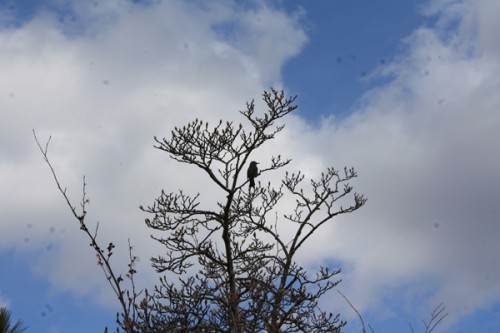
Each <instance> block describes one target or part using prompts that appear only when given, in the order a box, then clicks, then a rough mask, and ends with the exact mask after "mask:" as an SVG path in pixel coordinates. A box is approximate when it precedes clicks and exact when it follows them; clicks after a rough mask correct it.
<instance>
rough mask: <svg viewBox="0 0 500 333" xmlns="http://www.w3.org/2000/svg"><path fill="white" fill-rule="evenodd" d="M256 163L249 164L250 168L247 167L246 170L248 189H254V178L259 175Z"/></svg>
mask: <svg viewBox="0 0 500 333" xmlns="http://www.w3.org/2000/svg"><path fill="white" fill-rule="evenodd" d="M257 164H259V163H257V162H255V161H252V162H250V166H249V167H248V170H247V177H248V180H249V181H250V184H249V185H248V189H250V188H252V187H255V177H257V176H258V175H259V169H257Z"/></svg>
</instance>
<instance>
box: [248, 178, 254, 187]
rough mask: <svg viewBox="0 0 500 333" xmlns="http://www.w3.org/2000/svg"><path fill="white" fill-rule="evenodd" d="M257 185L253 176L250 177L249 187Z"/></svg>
mask: <svg viewBox="0 0 500 333" xmlns="http://www.w3.org/2000/svg"><path fill="white" fill-rule="evenodd" d="M252 187H255V180H254V179H253V178H250V185H248V188H252Z"/></svg>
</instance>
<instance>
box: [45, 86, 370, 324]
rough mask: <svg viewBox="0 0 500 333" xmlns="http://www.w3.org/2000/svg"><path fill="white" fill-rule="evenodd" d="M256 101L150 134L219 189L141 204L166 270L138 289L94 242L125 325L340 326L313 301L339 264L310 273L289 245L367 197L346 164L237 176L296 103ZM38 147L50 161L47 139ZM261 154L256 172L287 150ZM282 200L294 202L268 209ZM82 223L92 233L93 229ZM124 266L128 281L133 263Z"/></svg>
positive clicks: (277, 165) (278, 163)
mask: <svg viewBox="0 0 500 333" xmlns="http://www.w3.org/2000/svg"><path fill="white" fill-rule="evenodd" d="M263 101H264V102H265V104H266V105H267V109H268V110H267V111H266V112H264V113H263V114H262V115H257V114H256V112H255V104H254V102H253V101H252V102H250V103H247V105H246V109H245V110H244V111H241V114H242V116H243V117H244V119H245V120H246V121H247V122H248V124H247V125H245V126H244V125H242V124H237V125H236V124H234V123H232V122H223V121H220V122H219V123H218V124H217V125H216V126H215V127H210V126H209V125H208V124H207V123H204V122H203V121H201V120H198V119H197V120H195V121H193V122H191V123H189V124H187V125H186V126H184V127H179V128H177V127H176V128H175V129H174V130H173V131H172V133H171V136H170V137H169V138H163V139H159V138H156V137H155V140H156V143H157V144H156V146H155V147H156V148H157V149H159V150H161V151H164V152H166V153H168V154H169V155H170V157H171V158H172V159H173V160H175V161H177V162H179V163H182V164H187V165H192V166H195V167H198V168H199V170H200V172H201V174H202V175H203V174H204V175H205V176H206V177H208V179H210V180H211V181H212V182H213V184H214V187H216V188H218V189H219V191H220V192H221V193H222V195H221V196H220V198H219V199H218V200H214V202H208V201H206V200H205V201H203V202H201V201H200V193H197V194H194V195H190V194H187V193H185V192H184V191H182V190H181V191H179V192H171V193H169V192H166V191H162V192H161V194H160V196H159V197H158V198H157V199H156V200H155V201H154V203H153V204H152V205H151V206H147V207H142V206H141V209H142V210H143V211H145V212H147V213H150V214H151V218H149V219H146V225H147V226H148V227H149V228H151V229H153V230H154V233H153V235H154V236H152V237H153V238H154V239H155V240H157V241H158V242H160V243H161V244H162V245H163V246H164V248H165V253H164V254H161V255H158V256H157V257H154V258H152V259H151V260H152V265H153V267H154V268H155V269H156V270H157V272H159V273H166V272H168V273H169V274H168V275H164V276H162V277H160V279H159V283H158V284H157V285H156V286H154V288H152V290H151V291H150V292H148V291H144V294H143V296H141V297H142V298H141V299H140V300H139V297H138V293H137V292H136V291H135V290H133V291H131V292H129V294H126V292H125V291H123V290H122V289H119V288H121V280H119V278H118V277H116V275H115V274H114V273H113V270H112V268H111V266H110V265H109V256H106V254H105V251H102V250H101V247H99V246H98V245H96V246H94V249H95V251H96V253H97V254H98V258H100V259H99V260H100V262H102V263H103V267H104V272H105V274H106V277H107V278H108V280H109V281H110V283H111V285H112V286H113V288H114V290H115V293H116V294H117V295H118V296H119V299H120V302H121V304H122V308H123V313H122V315H121V317H119V318H118V320H119V323H120V327H121V328H122V329H123V330H124V331H126V332H231V333H232V332H341V329H342V327H343V326H344V325H345V322H344V321H341V320H340V318H339V315H337V314H333V313H330V312H327V311H325V310H323V309H321V308H320V306H319V299H320V298H321V296H323V295H324V294H325V293H327V292H328V291H329V290H331V289H332V288H334V287H335V286H336V285H337V284H338V283H339V280H338V279H337V278H336V275H338V274H339V272H340V269H331V268H330V267H322V266H321V267H319V268H318V269H317V271H315V272H312V273H311V272H308V271H306V269H305V268H303V267H302V266H301V265H300V264H299V263H298V262H297V261H296V255H297V254H298V253H300V251H302V250H304V248H305V247H306V246H307V244H310V241H311V238H312V237H313V235H314V234H315V233H317V232H318V230H320V228H322V227H323V226H324V225H325V224H326V223H330V222H332V220H333V218H334V217H336V216H337V215H341V214H345V213H350V212H353V211H355V210H357V209H359V208H360V207H362V206H363V205H364V204H365V202H366V199H365V198H364V197H363V195H361V194H358V193H355V192H353V187H352V186H351V185H350V184H349V181H350V180H351V179H353V178H355V177H356V176H357V174H356V172H355V171H354V169H352V168H344V169H343V170H342V171H339V170H336V169H334V168H328V169H327V170H326V171H325V172H324V173H322V174H321V176H320V177H319V178H318V179H316V180H310V181H308V182H306V181H304V175H303V174H302V173H300V172H298V173H286V175H285V176H284V178H283V179H282V180H281V182H280V183H279V184H271V183H268V184H261V183H260V182H257V184H256V186H255V187H251V188H250V187H248V186H245V184H247V182H248V180H247V178H246V169H247V168H248V165H249V164H250V163H249V162H250V158H251V156H252V154H253V153H254V152H255V151H256V150H257V149H259V148H261V147H262V146H263V145H264V144H265V143H268V141H272V139H274V138H275V136H276V135H277V134H278V133H279V132H280V131H282V130H283V128H284V124H283V118H284V117H285V116H286V115H288V114H289V113H291V112H293V111H294V110H295V109H296V108H297V106H296V105H295V104H294V103H295V97H286V96H285V94H284V93H283V92H282V91H276V90H271V91H269V92H264V94H263ZM39 146H40V145H39ZM40 149H41V151H42V153H43V154H44V157H45V159H46V162H47V163H49V162H48V159H47V156H46V155H47V148H45V149H43V148H42V147H40ZM260 162H261V164H260V165H261V167H260V171H259V173H258V176H257V178H256V179H255V180H256V181H258V180H259V177H260V178H261V179H262V175H264V174H267V173H271V172H274V171H276V170H278V169H281V168H285V167H286V166H287V165H288V164H289V163H290V162H291V160H290V159H283V158H282V157H281V156H280V155H276V156H273V157H270V158H269V160H268V161H260ZM49 166H50V163H49ZM262 166H263V167H262ZM51 170H52V172H53V169H52V167H51ZM53 174H54V177H55V173H54V172H53ZM56 182H57V183H58V186H59V189H60V191H61V192H62V193H63V195H64V196H65V198H66V199H67V197H66V194H65V190H62V188H61V186H60V185H59V182H58V181H57V178H56ZM200 192H202V191H201V190H200ZM83 197H84V200H83V201H82V203H83V205H82V209H83V213H82V214H78V213H76V210H75V208H73V206H72V205H71V204H70V202H69V200H67V203H68V205H69V206H70V207H71V208H72V211H73V215H74V216H75V217H76V218H77V219H78V220H79V221H80V223H81V224H83V225H85V224H84V217H85V207H84V204H85V202H86V201H85V188H84V196H83ZM281 201H286V202H287V203H295V204H294V208H293V209H292V210H291V211H290V212H288V213H283V212H281V211H279V210H280V209H279V207H278V203H279V202H281ZM81 228H82V230H84V231H85V232H86V233H87V236H88V237H90V238H91V240H92V241H93V242H94V243H96V242H95V238H96V234H95V235H94V234H92V233H90V232H89V231H88V228H86V227H83V226H82V227H81ZM284 230H286V231H287V232H286V233H285V232H284ZM132 264H133V256H132V255H131V265H132ZM131 267H132V266H131ZM129 273H130V274H129V278H130V279H131V280H132V281H133V273H135V272H129ZM172 274H173V275H174V276H177V278H172V276H173V275H172ZM167 276H168V278H167ZM120 295H122V296H121V297H122V298H120ZM125 295H129V296H128V297H125Z"/></svg>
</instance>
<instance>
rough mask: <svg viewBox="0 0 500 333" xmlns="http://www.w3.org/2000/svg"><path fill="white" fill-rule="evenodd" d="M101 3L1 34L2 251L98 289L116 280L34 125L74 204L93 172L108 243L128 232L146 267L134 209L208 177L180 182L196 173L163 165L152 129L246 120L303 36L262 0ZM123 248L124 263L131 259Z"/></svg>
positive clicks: (60, 283) (76, 287) (94, 211)
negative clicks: (64, 194)
mask: <svg viewBox="0 0 500 333" xmlns="http://www.w3.org/2000/svg"><path fill="white" fill-rule="evenodd" d="M99 4H101V3H99ZM106 4H107V5H106V6H101V5H99V6H94V5H93V4H92V3H90V2H89V3H86V4H83V3H80V2H64V5H65V6H67V11H68V16H73V17H74V19H73V20H59V18H58V17H55V15H53V14H50V13H41V14H39V15H36V16H35V17H34V18H33V20H31V21H29V22H26V23H25V24H23V25H22V26H20V27H18V28H9V29H7V28H4V29H3V30H2V31H0V72H1V73H3V74H2V76H1V77H0V92H1V95H0V110H2V111H1V112H2V122H1V123H0V139H1V141H2V142H8V143H9V144H8V145H5V146H2V150H1V151H0V181H1V183H2V187H1V189H0V202H1V204H2V208H1V210H0V211H1V213H0V214H1V220H2V225H3V230H2V233H1V235H0V243H1V244H2V245H1V246H2V249H5V248H11V247H15V248H16V249H17V250H18V251H26V252H27V253H34V252H35V251H36V252H39V251H40V249H42V250H43V251H42V252H41V255H40V260H39V262H38V264H37V265H36V267H35V268H34V269H35V270H36V271H37V272H39V273H40V274H43V275H45V276H48V277H49V279H50V280H51V282H52V283H53V285H54V287H55V288H57V289H59V290H73V291H75V292H77V293H96V294H97V295H99V294H102V293H103V292H104V293H107V292H109V290H108V286H107V285H106V281H105V280H104V279H103V278H102V276H101V274H100V272H99V268H98V267H96V265H95V262H94V258H93V256H92V254H91V253H90V249H89V247H88V244H87V241H86V240H85V238H84V236H83V235H82V234H81V233H80V232H79V228H78V225H77V223H76V221H75V220H74V219H73V218H72V217H71V214H70V212H69V210H68V208H67V207H65V206H64V201H63V199H62V198H61V196H60V195H59V193H57V191H56V189H55V185H54V183H53V180H52V179H51V176H50V174H49V170H48V168H47V167H46V166H45V165H44V164H43V161H42V159H41V156H40V153H39V152H38V151H37V148H36V146H35V142H34V140H33V137H32V133H31V129H33V128H34V129H36V130H37V133H38V136H39V138H40V139H41V140H42V141H43V142H45V141H46V140H47V139H48V137H49V135H52V143H51V145H50V149H49V156H50V157H51V161H52V163H53V165H54V167H55V168H56V171H57V173H58V176H59V177H60V179H61V182H62V183H63V186H67V187H68V194H69V195H70V198H71V199H72V200H73V202H74V204H75V205H77V204H78V201H79V200H80V198H81V181H82V178H81V177H82V175H83V174H86V175H87V184H88V188H87V190H88V193H89V196H90V207H89V216H88V219H89V222H92V223H93V222H95V221H97V220H99V221H100V227H99V228H100V229H99V230H100V235H101V236H100V237H101V239H102V240H104V241H108V240H109V241H113V242H115V243H118V244H119V246H120V247H121V250H125V249H126V248H127V245H126V240H127V238H128V237H131V238H132V243H133V244H135V245H136V249H137V254H138V255H139V256H140V257H141V262H140V265H142V266H143V267H144V270H148V266H149V264H148V258H149V256H151V255H153V254H157V253H159V252H158V251H157V249H156V248H155V246H156V245H153V244H152V241H151V240H150V239H149V231H148V230H147V228H145V226H144V223H143V220H144V217H145V216H144V214H143V213H141V212H139V210H138V206H139V205H141V204H144V205H147V204H149V203H152V201H153V199H154V197H155V196H156V195H158V194H159V193H160V189H162V188H165V189H166V190H173V191H175V190H177V189H178V188H181V187H184V188H187V190H190V191H191V192H193V193H196V192H197V191H198V190H199V188H200V187H202V186H203V183H202V181H201V180H200V181H197V182H188V184H186V182H183V181H182V180H183V179H184V180H185V179H197V178H196V177H197V176H198V175H196V174H195V173H194V172H193V171H194V170H191V169H188V168H183V167H184V166H180V167H179V166H174V165H173V163H165V162H166V161H167V162H168V161H170V160H169V159H168V157H167V156H166V154H162V153H161V152H159V151H155V150H154V149H153V147H152V146H153V136H154V135H157V136H159V137H162V136H168V135H169V133H170V130H171V129H173V127H174V126H175V125H182V124H184V123H186V122H187V121H191V120H193V119H194V118H196V117H198V118H202V119H206V120H212V121H213V120H215V119H216V120H218V119H220V118H222V119H235V118H237V117H238V115H239V114H238V112H237V111H238V110H240V109H242V108H243V107H244V103H245V102H246V101H247V100H248V99H250V98H252V97H258V96H259V95H260V94H261V92H262V91H263V89H265V88H266V87H268V86H269V85H279V84H280V80H281V79H280V73H279V68H280V66H281V65H282V64H283V62H284V61H286V59H288V58H289V57H290V56H293V55H295V54H296V53H297V52H298V51H299V50H300V48H301V47H302V45H303V44H304V43H305V41H306V38H305V35H304V33H303V32H302V30H301V29H300V27H299V26H298V24H297V20H298V19H299V18H298V17H288V16H286V15H285V14H283V13H282V12H280V11H279V10H277V9H273V8H268V7H266V6H265V5H264V4H256V5H255V6H247V7H245V6H241V5H239V4H238V3H236V2H232V1H216V2H210V3H206V2H203V3H201V2H200V3H196V2H189V3H188V2H185V1H168V2H158V3H156V2H155V3H152V4H150V5H139V4H132V2H128V1H115V2H106ZM273 19H274V20H273ZM259 22H260V23H259ZM270 23H272V24H273V26H272V28H273V29H269V30H267V31H266V30H265V29H264V28H265V26H266V25H267V24H270ZM228 31H231V33H234V35H233V36H231V37H230V38H228V37H227V36H226V32H228ZM269 44H276V45H278V44H283V46H284V47H281V48H279V49H275V48H272V49H270V48H267V47H266V45H269ZM250 50H254V51H255V52H249V51H250ZM270 68H273V69H274V70H272V71H271V70H270ZM4 221H5V222H4ZM144 244H147V246H142V245H144ZM124 252H125V251H122V254H123V256H119V257H117V258H116V260H117V265H121V266H120V267H123V268H124V269H126V253H124ZM75 258H78V260H77V261H75ZM148 278H150V279H153V278H154V277H148V276H145V277H144V279H148ZM83 282H85V283H83ZM103 290H104V291H103ZM110 299H112V298H110Z"/></svg>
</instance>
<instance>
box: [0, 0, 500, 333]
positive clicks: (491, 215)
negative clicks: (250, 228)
mask: <svg viewBox="0 0 500 333" xmlns="http://www.w3.org/2000/svg"><path fill="white" fill-rule="evenodd" d="M499 15H500V2H498V1H496V0H428V1H415V0H409V1H397V0H379V1H361V0H351V1H343V0H331V1H326V0H325V1H299V0H289V1H285V0H282V1H278V0H273V1H271V0H269V1H265V0H255V1H237V0H234V1H232V0H216V1H211V2H206V1H201V0H200V1H195V0H192V1H174V0H172V1H153V0H151V1H131V0H105V1H99V0H96V1H88V2H83V1H69V0H40V1H32V0H16V1H14V0H11V1H9V0H0V143H1V144H0V184H1V186H0V226H1V232H0V263H1V269H0V306H7V307H9V308H10V309H11V310H12V312H13V318H14V319H21V320H23V321H24V323H25V324H26V325H27V326H29V330H28V331H29V332H41V333H45V332H47V333H55V332H75V333H79V332H82V333H83V332H102V331H103V328H104V326H109V327H112V326H113V322H114V318H115V313H116V311H118V310H119V309H118V303H117V302H116V300H115V299H114V297H113V295H112V292H111V290H110V288H109V286H108V285H107V282H106V281H105V279H104V276H103V275H102V272H101V271H100V270H99V267H98V266H97V265H96V262H95V257H94V255H93V254H92V251H91V249H90V248H89V244H88V240H87V239H86V238H85V236H84V235H83V234H82V233H81V232H80V230H79V226H78V224H77V223H76V221H75V220H74V219H72V216H71V214H70V211H69V209H68V207H66V206H65V202H64V200H63V198H62V197H61V195H60V193H58V192H57V188H56V186H55V184H54V181H53V179H52V177H51V175H50V171H49V169H48V167H47V166H46V165H45V164H44V162H43V160H42V157H41V155H40V152H39V151H38V148H37V146H36V143H35V141H34V139H33V134H32V130H33V129H35V130H36V133H37V135H38V137H39V138H40V140H41V141H43V142H46V140H48V138H49V137H50V136H51V137H52V139H51V143H50V147H49V158H50V159H51V162H52V164H53V165H54V167H55V169H56V172H57V174H58V176H59V178H60V180H61V182H62V183H63V186H65V187H67V193H68V195H69V197H70V198H71V199H72V200H73V201H74V202H75V203H77V202H78V200H79V199H80V198H81V190H82V176H83V175H85V176H86V182H87V191H88V194H89V197H90V206H89V215H88V220H89V221H90V222H91V223H92V224H93V225H95V223H97V222H99V239H101V240H102V241H103V242H105V243H106V242H109V241H112V242H114V243H116V245H117V252H116V255H115V257H114V264H115V265H116V266H115V267H117V270H120V269H122V270H125V269H126V264H127V253H126V248H127V240H128V239H130V241H131V242H132V244H133V245H134V251H135V253H136V254H137V255H138V256H139V258H140V261H139V263H138V270H139V272H140V276H139V284H140V285H142V286H148V285H149V286H150V285H152V284H154V283H155V282H156V281H157V279H158V275H157V274H156V273H154V271H153V269H152V268H151V267H150V265H149V260H148V258H149V257H151V256H152V255H155V254H157V253H159V251H161V248H160V247H159V246H158V245H157V244H155V243H154V242H153V241H152V240H151V239H150V238H149V231H148V230H147V228H146V226H145V225H144V223H143V221H144V218H146V217H147V216H146V215H145V214H144V213H142V212H141V211H140V210H139V209H138V207H139V205H148V204H151V203H152V202H153V200H154V198H155V197H156V196H157V195H158V194H159V193H160V191H161V189H165V190H167V191H168V190H171V191H175V190H177V189H179V188H184V189H186V191H188V192H190V193H196V192H198V191H200V188H202V189H203V193H202V197H210V195H211V193H210V187H208V186H202V185H203V184H204V183H203V180H202V179H200V178H199V176H200V174H199V173H198V172H197V170H193V169H190V168H186V167H185V166H184V165H178V164H176V163H175V162H174V161H172V160H171V159H169V158H168V156H167V155H165V153H162V152H160V151H158V150H155V149H154V148H153V144H154V140H153V137H154V136H155V135H156V136H158V137H164V136H168V135H169V133H170V130H171V129H173V127H174V126H177V125H183V124H185V123H187V122H189V121H191V120H193V119H195V118H200V119H204V120H207V121H209V122H210V123H214V124H215V122H217V121H218V120H219V119H224V120H234V121H237V122H240V121H243V119H242V118H241V116H239V113H238V111H239V110H242V109H243V108H244V107H245V102H246V101H249V100H251V99H255V100H256V101H257V100H259V98H260V96H261V94H262V92H263V91H264V90H265V89H268V88H269V87H275V88H278V89H284V90H285V91H286V92H287V93H288V94H290V95H298V99H297V103H298V105H299V109H298V110H297V111H296V112H295V113H294V114H292V115H290V116H289V117H288V118H287V119H286V121H285V122H286V127H285V130H284V131H283V132H281V133H280V135H279V136H278V137H277V138H276V140H274V141H273V142H272V143H270V144H269V145H268V146H265V147H264V148H263V149H262V150H261V151H259V152H256V155H255V158H256V159H257V160H259V161H263V162H264V164H265V163H266V162H265V161H269V159H270V156H272V154H273V152H276V151H279V152H280V153H281V155H282V156H287V157H290V158H292V159H293V163H292V164H291V165H290V169H291V170H301V171H302V172H304V174H305V175H306V176H307V177H315V176H316V177H317V176H318V175H320V173H321V171H322V170H325V169H326V168H327V167H329V166H334V167H336V168H340V169H342V168H343V167H344V166H353V167H355V168H356V170H357V171H358V175H359V177H358V178H357V179H356V180H355V181H354V182H353V186H354V187H355V190H356V191H358V192H360V193H363V194H365V196H366V197H367V198H368V202H367V204H366V205H365V206H364V207H363V208H362V209H360V210H359V211H357V212H355V213H353V214H348V215H344V216H342V217H340V218H338V219H336V220H335V221H333V222H332V223H330V224H329V225H326V226H325V228H324V229H323V230H322V232H321V233H319V234H318V235H316V238H315V239H314V240H313V242H312V243H311V246H309V247H307V248H306V249H305V251H304V252H303V253H301V255H300V257H299V260H300V261H301V263H303V264H304V266H305V267H310V268H311V269H313V268H314V267H317V265H318V264H319V263H329V264H331V265H333V266H335V267H340V268H342V274H341V278H342V283H341V284H340V285H339V286H338V289H339V290H340V291H341V292H342V293H344V294H345V295H346V296H348V298H349V300H350V301H351V302H352V303H353V304H355V306H356V308H357V309H358V310H359V311H360V313H362V314H363V318H364V320H365V322H366V323H369V324H370V326H371V327H372V328H373V329H374V331H375V332H377V333H380V332H384V333H396V332H398V333H399V332H411V329H410V325H409V324H411V326H412V327H413V328H414V329H415V332H424V328H423V324H422V320H423V319H424V320H427V319H428V317H429V313H430V312H431V311H432V310H433V309H434V308H435V307H436V306H437V305H439V304H441V303H443V304H444V306H445V307H446V312H447V313H449V314H448V316H447V317H446V318H445V319H444V320H443V322H442V323H441V324H440V325H439V327H438V328H437V329H436V330H435V331H434V332H436V333H438V332H440V333H451V332H454V333H455V332H456V333H469V332H470V333H473V332H477V333H479V332H481V333H482V332H500V259H499V255H498V254H499V253H500V210H499V208H498V203H499V202H500V175H499V172H498V170H500V148H499V146H498V142H500V94H499V93H498V91H500V21H499V20H498V16H499ZM258 105H259V104H258ZM197 177H198V178H197ZM193 179H196V180H197V181H196V182H194V181H192V180H193ZM266 180H268V181H273V182H274V181H276V182H277V181H279V179H277V178H276V179H275V178H271V177H270V178H269V179H266ZM263 181H264V180H263ZM200 184H202V185H200ZM207 184H208V183H207ZM312 244H314V246H313V245H312ZM322 306H324V307H325V308H327V309H330V310H331V311H332V312H340V314H341V315H342V317H343V318H344V319H346V320H348V322H349V323H348V325H347V326H346V327H345V332H348V333H351V332H361V330H360V323H359V321H358V319H357V317H356V314H355V313H354V311H353V310H352V309H351V308H350V307H349V306H348V304H346V302H345V300H343V299H342V298H341V297H340V296H339V295H338V294H337V293H336V292H332V293H331V294H329V295H327V296H326V297H325V298H324V299H322Z"/></svg>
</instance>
